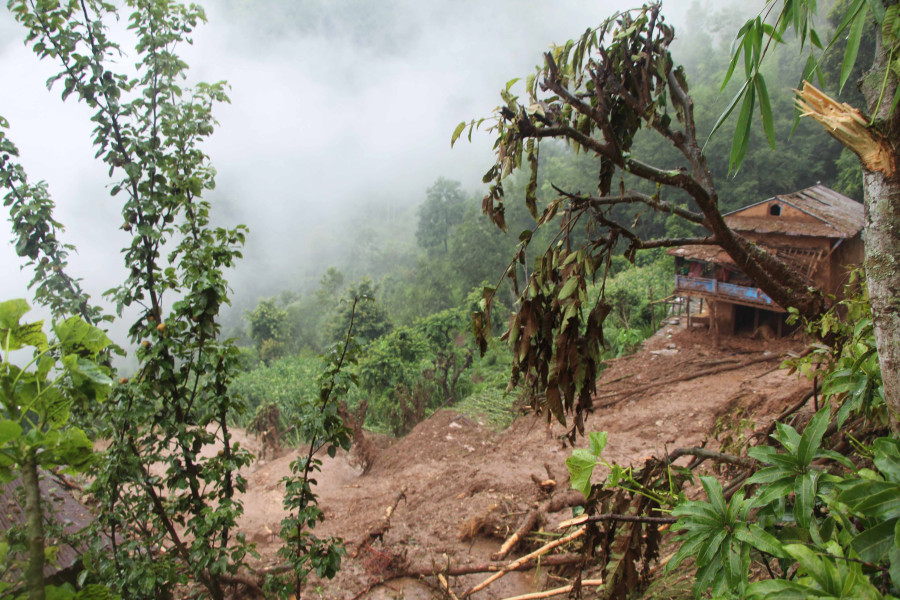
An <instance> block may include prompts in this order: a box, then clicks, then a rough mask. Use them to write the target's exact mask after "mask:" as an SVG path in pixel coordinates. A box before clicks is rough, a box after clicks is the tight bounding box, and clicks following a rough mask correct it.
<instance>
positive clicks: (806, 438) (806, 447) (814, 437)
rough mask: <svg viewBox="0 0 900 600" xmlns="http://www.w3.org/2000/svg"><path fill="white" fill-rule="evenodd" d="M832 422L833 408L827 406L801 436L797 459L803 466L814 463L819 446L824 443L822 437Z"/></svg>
mask: <svg viewBox="0 0 900 600" xmlns="http://www.w3.org/2000/svg"><path fill="white" fill-rule="evenodd" d="M830 420H831V407H830V406H828V405H827V404H826V405H825V406H823V407H822V408H821V409H820V410H819V412H817V413H816V414H815V415H813V418H812V419H811V420H810V421H809V423H808V424H807V425H806V429H804V430H803V435H802V436H800V443H799V444H797V459H798V463H799V464H800V465H801V466H807V465H809V464H810V463H811V462H812V459H813V457H815V455H816V451H817V450H818V449H819V444H821V443H822V436H823V435H825V430H826V429H828V422H829V421H830Z"/></svg>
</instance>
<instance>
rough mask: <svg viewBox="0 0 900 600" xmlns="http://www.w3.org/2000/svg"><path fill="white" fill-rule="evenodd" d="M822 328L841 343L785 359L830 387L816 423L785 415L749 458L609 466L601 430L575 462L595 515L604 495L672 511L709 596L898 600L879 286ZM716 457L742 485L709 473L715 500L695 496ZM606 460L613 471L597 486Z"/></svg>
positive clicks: (896, 515) (685, 554) (892, 447)
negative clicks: (878, 330)
mask: <svg viewBox="0 0 900 600" xmlns="http://www.w3.org/2000/svg"><path fill="white" fill-rule="evenodd" d="M842 315H843V316H842ZM822 328H826V329H828V330H830V331H831V332H832V333H836V334H837V335H838V337H839V342H840V343H839V344H838V346H837V348H838V349H837V350H834V349H830V348H828V347H825V346H819V347H818V348H817V350H816V351H815V352H813V353H811V354H809V355H807V356H805V357H803V358H800V359H792V360H790V361H787V363H786V365H785V366H787V367H790V368H791V369H797V370H799V371H801V373H806V374H808V375H809V376H810V378H812V377H814V376H817V377H818V378H819V379H820V380H821V381H822V382H823V384H822V385H823V392H824V397H823V403H822V407H821V408H820V409H819V410H818V411H816V412H815V413H814V414H813V416H812V418H811V419H810V420H809V421H808V422H807V423H806V425H805V427H802V428H798V427H795V426H794V425H791V424H789V423H787V422H784V421H779V422H776V423H774V424H773V425H772V426H771V427H770V428H768V429H767V430H761V431H758V432H756V434H755V435H752V436H749V437H747V438H746V440H747V444H749V442H750V441H751V440H756V445H752V446H749V447H744V448H740V447H739V448H738V450H739V451H740V450H742V449H743V452H741V454H739V455H730V454H726V453H723V452H711V451H708V450H705V449H702V448H693V449H676V450H674V451H673V452H671V453H670V455H669V456H668V457H667V458H666V459H664V460H663V461H655V459H653V460H651V461H650V462H648V463H647V464H646V465H644V467H643V468H641V469H634V470H632V469H630V468H629V469H625V468H622V467H621V466H618V465H610V464H608V463H606V461H605V460H603V458H602V450H603V447H604V446H605V437H606V436H605V434H603V435H598V434H591V436H590V439H591V445H590V449H582V450H576V451H574V452H573V455H572V457H570V458H569V460H568V461H567V466H568V467H569V470H570V473H571V477H572V485H573V487H575V488H576V489H580V490H581V491H582V492H583V493H585V495H586V497H588V505H587V512H588V513H589V514H595V513H596V512H598V500H599V499H600V498H602V497H604V496H609V495H610V494H612V495H613V496H615V497H622V498H624V499H626V500H627V499H628V498H631V499H635V498H648V499H650V500H652V502H651V503H650V504H646V505H645V506H644V507H643V508H644V510H643V511H641V512H636V513H631V514H634V515H645V516H656V515H659V514H660V511H664V512H668V511H670V512H671V515H672V516H673V517H675V518H677V522H675V523H674V524H673V525H672V530H673V531H676V532H678V537H677V543H679V544H680V548H679V549H678V551H677V553H676V554H675V555H674V556H673V557H672V559H671V560H670V561H669V562H668V565H667V567H666V568H667V570H668V571H672V570H674V569H676V568H678V567H679V565H682V563H684V562H685V561H692V562H693V565H694V567H695V568H696V577H695V580H694V584H693V590H694V595H695V597H697V598H701V597H705V596H706V595H707V594H711V595H712V596H713V597H716V598H784V599H787V598H813V597H833V598H885V597H893V596H896V595H897V594H898V591H900V535H898V532H900V440H898V439H897V438H896V437H879V435H881V434H883V432H884V431H885V429H884V423H885V422H886V420H887V418H886V414H885V406H884V400H883V392H882V387H883V384H882V382H881V377H880V371H879V370H878V368H877V365H878V362H877V356H874V357H873V355H874V354H875V339H874V330H873V327H872V320H871V313H870V312H869V309H868V303H867V301H866V296H865V289H864V288H863V289H862V290H861V291H860V292H859V293H858V294H857V295H855V296H851V297H849V298H848V299H847V300H844V301H842V302H841V303H840V304H839V307H835V308H833V309H832V310H831V311H829V312H828V313H827V314H826V315H825V316H824V317H823V318H822V319H819V320H817V321H815V322H812V323H807V329H808V330H810V329H818V330H819V333H821V329H822ZM811 397H812V393H810V394H808V395H807V396H806V397H805V401H808V400H810V399H811ZM801 408H802V403H801V405H797V406H794V407H792V410H788V411H785V414H783V415H782V416H781V418H782V419H787V418H793V417H794V413H795V412H796V411H797V410H800V409H801ZM682 456H692V457H694V460H693V461H692V464H691V465H690V467H689V468H684V467H680V466H677V465H675V464H674V461H675V460H677V459H678V458H680V457H682ZM705 460H713V461H717V462H719V463H724V464H729V465H731V466H732V470H731V471H730V475H731V476H730V480H729V481H728V482H726V484H725V485H723V484H722V483H721V482H720V481H719V480H718V479H716V478H714V477H710V476H701V477H700V478H699V482H700V484H701V485H702V488H703V490H704V493H705V496H706V498H705V499H701V500H693V501H692V500H688V499H687V498H686V497H685V495H684V493H683V492H682V487H683V484H684V482H685V481H687V480H689V479H692V478H693V472H692V471H693V469H695V468H697V467H698V466H699V465H700V464H702V463H703V462H704V461H705ZM597 465H602V466H605V467H606V468H608V469H609V475H608V476H607V478H606V481H604V482H603V483H600V484H593V485H592V484H591V482H590V479H591V474H592V473H593V470H594V468H595V466H597ZM659 465H662V466H663V467H664V468H659ZM625 505H627V503H626V504H625ZM610 527H612V526H610ZM640 527H642V528H643V529H644V534H643V535H644V537H643V538H642V539H644V540H645V541H644V542H642V544H645V543H649V542H648V541H647V540H651V539H653V538H654V536H655V535H657V534H656V533H653V530H655V529H656V528H657V527H658V524H654V523H652V522H649V520H648V522H645V523H642V524H641V525H640ZM638 558H639V557H637V556H630V557H627V559H626V562H627V561H630V562H632V563H633V562H635V561H637V560H638ZM639 579H640V581H641V582H646V579H645V578H639ZM635 581H636V582H637V581H638V580H635ZM638 585H639V584H638Z"/></svg>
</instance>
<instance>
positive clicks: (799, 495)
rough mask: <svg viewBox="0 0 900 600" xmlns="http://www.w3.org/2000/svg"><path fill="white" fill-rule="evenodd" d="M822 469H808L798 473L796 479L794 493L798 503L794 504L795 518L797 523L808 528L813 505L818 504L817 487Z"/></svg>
mask: <svg viewBox="0 0 900 600" xmlns="http://www.w3.org/2000/svg"><path fill="white" fill-rule="evenodd" d="M819 475H821V471H808V472H806V473H803V474H801V475H797V478H796V479H795V480H794V493H795V494H796V502H797V503H796V504H795V505H794V518H795V519H796V520H797V524H798V525H799V526H800V527H802V528H804V529H808V528H809V525H810V520H811V519H812V511H813V507H815V505H816V489H817V487H818V486H817V484H818V481H819Z"/></svg>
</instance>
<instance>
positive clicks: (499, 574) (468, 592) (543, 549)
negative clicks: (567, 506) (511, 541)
mask: <svg viewBox="0 0 900 600" xmlns="http://www.w3.org/2000/svg"><path fill="white" fill-rule="evenodd" d="M585 531H586V530H585V529H584V528H582V529H579V530H578V531H576V532H575V533H572V534H569V535H567V536H565V537H561V538H559V539H558V540H555V541H553V542H550V543H549V544H545V545H543V546H541V547H540V548H538V549H537V550H535V551H534V552H532V553H531V554H526V555H525V556H523V557H522V558H520V559H518V560H514V561H513V562H511V563H509V565H507V566H506V567H504V568H503V569H501V570H500V571H498V572H497V573H494V574H493V575H491V576H490V577H488V578H487V579H485V580H484V581H482V582H481V583H479V584H478V585H476V586H475V587H472V588H469V589H468V590H466V593H465V594H463V595H464V596H466V597H468V596H471V595H472V594H474V593H475V592H478V591H481V590H483V589H484V588H486V587H487V586H489V585H491V584H492V583H493V582H495V581H496V580H498V579H500V578H501V577H503V576H504V575H506V574H507V573H509V572H510V571H515V570H516V567H519V566H521V565H524V564H526V563H528V562H530V561H532V560H534V559H535V558H537V557H539V556H542V555H544V554H547V553H548V552H550V551H551V550H553V549H554V548H556V547H557V546H562V545H563V544H567V543H569V542H571V541H572V540H575V539H577V538H579V537H581V536H583V535H584V532H585Z"/></svg>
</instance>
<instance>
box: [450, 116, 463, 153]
mask: <svg viewBox="0 0 900 600" xmlns="http://www.w3.org/2000/svg"><path fill="white" fill-rule="evenodd" d="M465 129H466V122H465V121H463V122H462V123H460V124H459V125H457V126H456V129H454V130H453V135H452V136H451V137H450V147H451V148H452V147H453V144H455V143H456V140H458V139H459V136H460V135H462V132H463V131H465Z"/></svg>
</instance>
